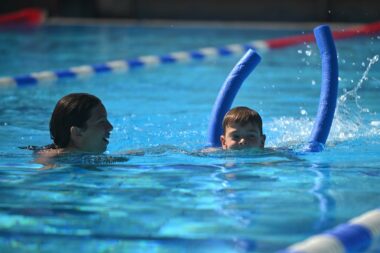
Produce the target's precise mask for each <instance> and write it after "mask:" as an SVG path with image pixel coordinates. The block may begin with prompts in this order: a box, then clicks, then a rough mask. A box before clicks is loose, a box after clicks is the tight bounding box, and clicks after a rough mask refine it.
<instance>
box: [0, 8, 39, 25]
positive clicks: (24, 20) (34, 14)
mask: <svg viewBox="0 0 380 253" xmlns="http://www.w3.org/2000/svg"><path fill="white" fill-rule="evenodd" d="M44 21H45V11H43V10H42V9H38V8H27V9H23V10H20V11H15V12H11V13H6V14H3V15H0V26H3V25H27V26H38V25H41V24H42V23H43V22H44Z"/></svg>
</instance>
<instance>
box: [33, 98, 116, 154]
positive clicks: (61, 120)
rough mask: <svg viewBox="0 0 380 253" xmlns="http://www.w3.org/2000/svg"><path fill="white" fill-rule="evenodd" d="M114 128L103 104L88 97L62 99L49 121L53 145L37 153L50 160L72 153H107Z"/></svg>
mask: <svg viewBox="0 0 380 253" xmlns="http://www.w3.org/2000/svg"><path fill="white" fill-rule="evenodd" d="M112 129H113V126H112V125H111V123H110V122H109V121H108V119H107V111H106V109H105V107H104V105H103V104H102V102H101V100H100V99H99V98H97V97H96V96H94V95H91V94H87V93H72V94H69V95H66V96H64V97H63V98H61V99H60V100H59V101H58V102H57V104H56V106H55V108H54V111H53V113H52V116H51V119H50V136H51V139H52V140H53V144H51V145H48V146H46V147H43V148H42V149H41V150H40V151H39V152H38V153H39V154H41V155H44V156H47V157H54V156H57V155H63V154H70V153H93V154H100V153H103V152H104V151H105V150H106V149H107V145H108V139H109V137H110V132H111V131H112Z"/></svg>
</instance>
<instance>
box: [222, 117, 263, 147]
mask: <svg viewBox="0 0 380 253" xmlns="http://www.w3.org/2000/svg"><path fill="white" fill-rule="evenodd" d="M220 142H221V143H222V148H223V149H242V148H254V147H257V148H263V147H264V143H265V135H262V134H261V132H260V129H259V127H258V126H257V125H253V124H251V123H248V124H244V125H242V124H238V123H232V124H231V125H230V126H227V127H226V131H225V133H224V135H222V136H220Z"/></svg>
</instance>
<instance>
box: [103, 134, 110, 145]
mask: <svg viewBox="0 0 380 253" xmlns="http://www.w3.org/2000/svg"><path fill="white" fill-rule="evenodd" d="M109 138H110V137H109V136H107V137H103V141H105V142H106V143H107V144H108V143H109V142H110V141H109Z"/></svg>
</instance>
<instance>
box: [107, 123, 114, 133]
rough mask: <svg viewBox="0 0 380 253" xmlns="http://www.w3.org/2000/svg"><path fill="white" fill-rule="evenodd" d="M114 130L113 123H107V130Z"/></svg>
mask: <svg viewBox="0 0 380 253" xmlns="http://www.w3.org/2000/svg"><path fill="white" fill-rule="evenodd" d="M112 129H113V125H112V124H111V122H109V121H107V130H109V131H112Z"/></svg>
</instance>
